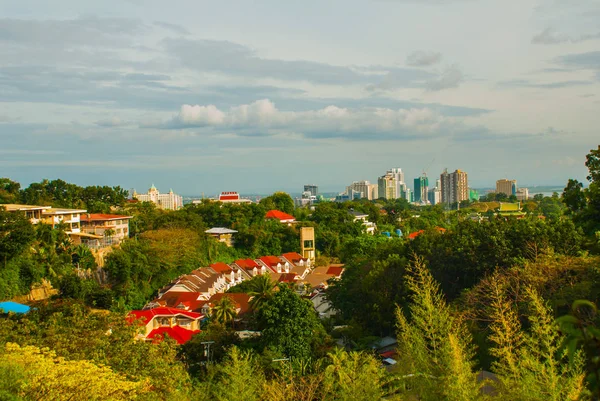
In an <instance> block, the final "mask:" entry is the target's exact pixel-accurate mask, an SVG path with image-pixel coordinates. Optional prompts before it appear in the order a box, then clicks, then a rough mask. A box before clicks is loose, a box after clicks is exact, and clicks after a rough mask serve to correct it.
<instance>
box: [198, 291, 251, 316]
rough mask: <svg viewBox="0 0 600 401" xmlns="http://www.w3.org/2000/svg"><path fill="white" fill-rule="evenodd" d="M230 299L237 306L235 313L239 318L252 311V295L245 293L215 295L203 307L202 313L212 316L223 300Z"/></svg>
mask: <svg viewBox="0 0 600 401" xmlns="http://www.w3.org/2000/svg"><path fill="white" fill-rule="evenodd" d="M225 297H227V298H229V299H231V300H232V301H233V304H234V305H235V313H236V315H237V316H238V317H242V316H243V315H244V314H246V313H248V312H249V311H250V295H248V294H245V293H229V292H227V293H219V294H215V295H213V296H212V297H210V299H209V300H208V301H206V302H204V304H203V305H202V308H201V311H202V313H203V314H205V315H207V316H208V315H210V312H211V311H212V308H213V307H214V306H215V305H216V304H217V303H218V302H219V301H220V300H221V299H223V298H225Z"/></svg>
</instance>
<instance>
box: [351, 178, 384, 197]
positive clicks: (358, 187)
mask: <svg viewBox="0 0 600 401" xmlns="http://www.w3.org/2000/svg"><path fill="white" fill-rule="evenodd" d="M353 191H354V192H360V193H362V195H361V196H360V198H362V199H368V200H374V199H377V198H378V197H379V190H378V187H377V185H376V184H371V183H370V182H369V181H354V182H353V183H352V184H351V185H349V186H347V187H346V194H348V195H351V194H352V193H353ZM354 198H355V196H354V195H352V199H354Z"/></svg>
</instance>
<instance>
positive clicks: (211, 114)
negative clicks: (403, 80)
mask: <svg viewBox="0 0 600 401" xmlns="http://www.w3.org/2000/svg"><path fill="white" fill-rule="evenodd" d="M459 121H460V120H459V119H457V118H453V117H445V116H443V115H441V114H440V113H439V112H437V111H434V110H432V109H429V108H427V107H423V108H408V109H396V110H395V109H390V108H375V107H372V108H359V109H348V108H341V107H337V106H335V105H330V106H327V107H324V108H322V109H318V110H308V111H282V110H279V109H277V107H276V106H275V104H274V103H273V102H271V101H270V100H268V99H262V100H258V101H256V102H253V103H250V104H244V105H239V106H234V107H231V108H230V109H229V110H228V111H221V110H219V109H218V108H217V107H215V106H214V105H208V106H202V105H194V106H192V105H184V106H182V107H181V110H180V112H179V113H178V114H176V115H175V116H173V118H171V119H170V120H168V121H166V122H163V123H160V124H157V125H156V124H155V125H154V127H157V126H159V127H161V128H169V129H172V128H194V127H196V128H203V127H204V128H211V129H213V130H216V132H221V131H222V132H224V133H227V134H230V133H231V132H235V133H236V134H237V135H242V136H243V135H253V136H256V135H261V136H263V135H282V134H286V133H295V134H302V135H304V136H305V137H311V138H333V137H344V138H352V139H367V138H373V137H386V138H395V139H412V138H415V137H420V136H435V135H444V134H445V133H448V132H450V131H451V130H453V129H455V128H456V127H458V125H459ZM146 127H149V125H146Z"/></svg>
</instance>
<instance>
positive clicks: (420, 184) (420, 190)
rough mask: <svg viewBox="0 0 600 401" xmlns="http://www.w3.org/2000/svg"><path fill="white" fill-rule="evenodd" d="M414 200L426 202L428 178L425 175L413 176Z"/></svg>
mask: <svg viewBox="0 0 600 401" xmlns="http://www.w3.org/2000/svg"><path fill="white" fill-rule="evenodd" d="M414 184H415V192H414V201H415V202H419V203H427V190H428V189H429V188H428V187H429V178H427V176H426V175H423V176H422V177H419V178H415V180H414Z"/></svg>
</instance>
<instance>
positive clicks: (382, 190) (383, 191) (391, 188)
mask: <svg viewBox="0 0 600 401" xmlns="http://www.w3.org/2000/svg"><path fill="white" fill-rule="evenodd" d="M377 186H378V191H377V192H378V195H379V197H380V198H385V199H397V198H398V197H399V196H398V195H399V194H398V185H397V181H396V177H395V176H394V175H393V174H392V173H390V172H388V173H387V174H386V175H383V176H381V177H379V178H378V179H377Z"/></svg>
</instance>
